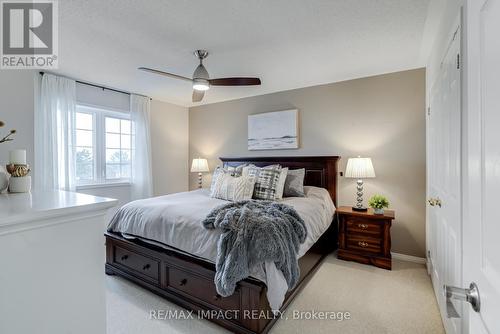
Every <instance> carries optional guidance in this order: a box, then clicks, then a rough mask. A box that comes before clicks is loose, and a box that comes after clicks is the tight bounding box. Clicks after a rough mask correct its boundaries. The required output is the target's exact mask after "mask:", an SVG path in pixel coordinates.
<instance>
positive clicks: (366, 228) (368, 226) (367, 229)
mask: <svg viewBox="0 0 500 334" xmlns="http://www.w3.org/2000/svg"><path fill="white" fill-rule="evenodd" d="M346 223H347V233H348V234H358V233H362V234H366V235H367V236H371V237H375V238H378V237H379V236H380V234H381V233H382V226H383V224H380V223H375V222H370V221H368V220H367V219H359V218H356V217H349V218H348V219H347V220H346Z"/></svg>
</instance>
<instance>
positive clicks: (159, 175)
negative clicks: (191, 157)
mask: <svg viewBox="0 0 500 334" xmlns="http://www.w3.org/2000/svg"><path fill="white" fill-rule="evenodd" d="M188 122H189V118H188V108H186V107H180V106H177V105H174V104H170V103H166V102H160V101H154V100H153V102H152V104H151V150H152V154H151V155H152V160H153V161H152V163H153V186H154V195H155V196H158V195H164V194H170V193H174V192H180V191H187V190H188V175H189V170H188V151H189V131H188V130H189V124H188Z"/></svg>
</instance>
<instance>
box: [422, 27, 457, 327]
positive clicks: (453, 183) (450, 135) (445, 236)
mask: <svg viewBox="0 0 500 334" xmlns="http://www.w3.org/2000/svg"><path fill="white" fill-rule="evenodd" d="M459 22H460V20H458V19H457V24H456V25H455V26H454V29H453V30H452V31H451V33H450V38H449V44H448V48H447V49H446V50H447V51H446V53H445V55H444V57H443V61H442V64H441V67H440V71H439V74H438V76H437V79H436V81H435V82H434V84H433V86H432V88H431V96H430V112H429V113H428V129H429V133H428V144H427V148H428V152H429V154H428V159H429V161H428V166H429V168H428V177H429V183H428V190H427V194H428V199H429V206H428V228H429V229H430V231H429V233H428V235H429V237H430V240H429V242H428V245H429V246H428V248H429V260H430V264H431V265H430V268H431V277H432V283H433V285H434V291H435V294H436V298H437V300H438V304H439V307H440V310H441V315H442V319H443V323H444V326H445V328H446V331H447V333H460V332H461V319H460V317H461V316H462V305H461V303H460V302H453V304H454V305H447V301H446V298H445V296H444V294H443V286H444V285H454V286H461V285H462V225H461V209H460V208H461V197H462V193H461V177H462V176H461V168H460V167H461V142H460V138H461V115H462V113H461V69H460V66H459V58H460V45H461V30H460V24H459Z"/></svg>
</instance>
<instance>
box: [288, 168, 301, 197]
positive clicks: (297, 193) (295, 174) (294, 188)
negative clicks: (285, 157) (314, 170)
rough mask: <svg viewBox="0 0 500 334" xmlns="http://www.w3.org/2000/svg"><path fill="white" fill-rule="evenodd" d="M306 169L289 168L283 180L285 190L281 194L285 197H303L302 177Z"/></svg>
mask: <svg viewBox="0 0 500 334" xmlns="http://www.w3.org/2000/svg"><path fill="white" fill-rule="evenodd" d="M305 176H306V170H305V169H304V168H301V169H289V170H288V174H287V175H286V180H285V190H284V191H283V196H285V197H304V196H305V194H304V177H305Z"/></svg>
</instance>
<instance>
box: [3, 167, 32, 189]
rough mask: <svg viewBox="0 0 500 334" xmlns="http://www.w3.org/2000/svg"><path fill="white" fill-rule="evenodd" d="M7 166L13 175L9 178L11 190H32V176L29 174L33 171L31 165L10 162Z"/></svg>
mask: <svg viewBox="0 0 500 334" xmlns="http://www.w3.org/2000/svg"><path fill="white" fill-rule="evenodd" d="M6 168H7V172H8V173H9V174H10V176H11V177H10V180H9V192H11V193H27V192H29V191H31V176H30V175H28V174H29V172H30V171H31V169H30V167H29V165H26V164H8V165H7V166H6Z"/></svg>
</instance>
